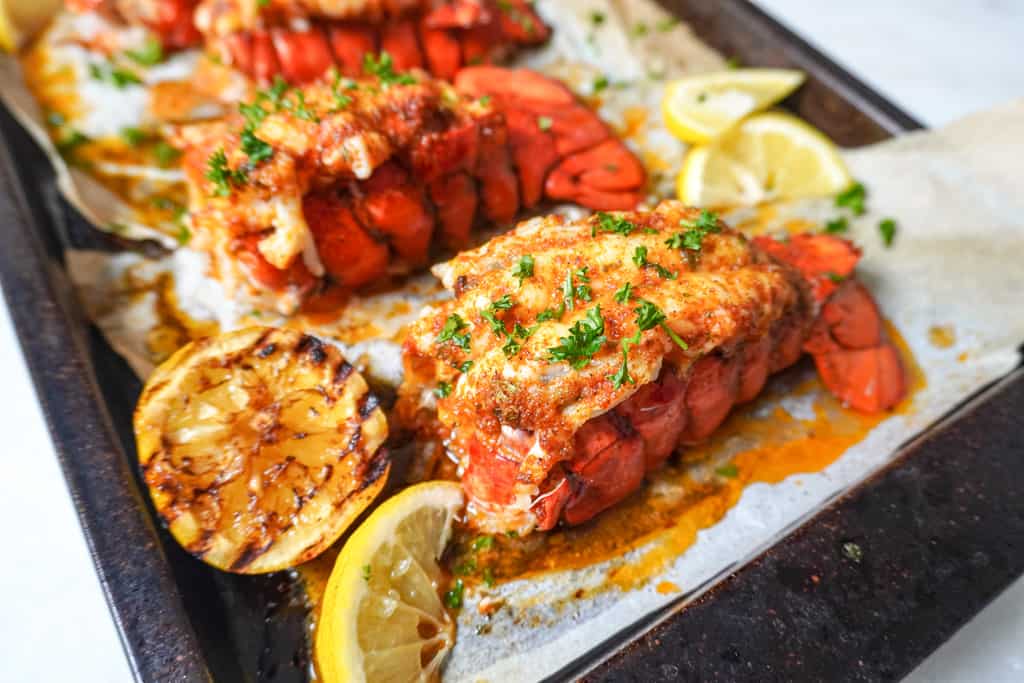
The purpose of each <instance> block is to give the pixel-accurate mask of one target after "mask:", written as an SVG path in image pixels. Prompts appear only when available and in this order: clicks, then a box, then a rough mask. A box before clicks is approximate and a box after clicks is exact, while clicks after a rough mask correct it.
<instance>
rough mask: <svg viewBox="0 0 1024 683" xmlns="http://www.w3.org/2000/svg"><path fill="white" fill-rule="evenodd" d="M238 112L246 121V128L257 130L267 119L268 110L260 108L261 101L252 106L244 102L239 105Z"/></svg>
mask: <svg viewBox="0 0 1024 683" xmlns="http://www.w3.org/2000/svg"><path fill="white" fill-rule="evenodd" d="M238 111H239V113H241V115H242V118H244V119H245V126H246V128H251V129H253V130H255V129H256V128H258V127H259V125H260V124H261V123H263V119H265V118H267V113H268V112H267V110H266V109H264V108H263V107H262V106H260V103H259V99H257V101H255V102H253V103H252V104H246V103H245V102H242V103H240V104H239V105H238Z"/></svg>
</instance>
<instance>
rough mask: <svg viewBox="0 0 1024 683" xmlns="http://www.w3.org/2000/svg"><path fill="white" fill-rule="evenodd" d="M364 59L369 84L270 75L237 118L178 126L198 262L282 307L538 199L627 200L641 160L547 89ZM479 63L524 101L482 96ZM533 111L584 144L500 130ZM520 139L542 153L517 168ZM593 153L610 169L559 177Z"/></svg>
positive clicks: (417, 257)
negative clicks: (201, 258) (453, 80)
mask: <svg viewBox="0 0 1024 683" xmlns="http://www.w3.org/2000/svg"><path fill="white" fill-rule="evenodd" d="M371 61H372V62H373V64H372V67H373V68H372V69H371V71H372V73H373V75H367V76H365V77H364V78H362V79H359V80H352V79H348V78H343V77H341V76H340V75H337V74H336V75H335V77H334V78H333V79H332V80H331V81H329V82H322V83H316V84H311V85H307V86H303V87H301V88H291V87H289V86H287V85H286V84H285V83H283V82H282V81H278V82H277V83H276V84H275V86H274V87H272V88H270V89H268V90H266V91H262V92H261V93H260V94H259V95H257V98H256V100H255V101H254V102H252V103H247V104H243V105H241V107H240V110H239V112H238V113H237V114H235V115H232V116H230V117H228V118H226V119H223V120H219V121H215V122H209V123H202V124H196V125H192V126H187V127H183V128H181V129H180V130H179V131H178V132H177V133H176V135H175V139H174V142H175V144H177V145H178V146H179V147H180V148H181V149H182V150H183V151H184V155H183V167H184V170H185V174H186V178H187V181H188V185H189V213H190V215H189V220H190V221H191V227H192V232H193V234H194V235H195V238H194V240H193V246H196V247H198V248H200V249H203V250H206V251H208V252H209V253H210V254H211V256H212V257H213V267H214V270H215V273H216V275H218V276H219V277H220V278H221V279H222V280H224V281H225V282H227V283H228V284H229V286H230V287H232V288H239V287H244V288H245V289H246V290H247V291H248V292H249V293H250V294H255V295H258V296H264V295H265V296H266V298H267V299H268V303H273V305H275V306H276V307H277V308H279V309H281V310H283V311H289V310H292V309H294V308H295V306H296V305H298V304H299V303H300V302H301V300H302V299H303V297H305V296H306V295H308V294H309V293H310V292H312V291H313V290H314V289H315V288H316V287H317V286H319V285H322V284H324V283H326V282H327V281H328V280H329V282H330V283H331V284H334V285H337V286H340V287H343V288H346V289H353V288H357V287H361V286H363V285H366V284H369V283H371V282H374V281H376V280H379V279H380V278H381V277H382V276H384V275H385V274H387V273H398V272H401V271H403V270H408V269H409V268H414V267H421V266H423V265H425V264H426V262H427V260H428V257H429V254H430V252H431V249H432V248H433V247H434V246H435V244H436V245H438V246H444V247H445V248H449V249H451V248H459V247H462V246H465V245H466V241H467V240H468V238H469V235H470V230H471V228H472V226H473V225H474V224H475V223H477V222H487V223H505V222H509V221H511V220H512V219H513V218H514V217H515V215H516V214H517V213H518V212H519V210H520V209H521V208H522V207H527V208H529V207H532V206H534V205H536V204H537V203H538V202H539V201H540V200H541V198H542V197H544V198H546V199H548V200H551V201H572V202H577V203H581V204H583V205H586V206H588V207H590V208H596V209H617V208H631V207H633V206H635V205H636V204H637V203H638V202H639V200H640V198H641V190H642V187H643V185H644V182H645V177H644V172H643V169H642V167H641V166H640V163H639V162H638V161H637V159H636V158H635V157H634V156H633V154H632V153H631V152H630V151H629V150H628V148H626V146H625V145H624V144H623V143H622V142H621V141H619V140H617V139H615V138H614V137H612V133H611V131H610V130H609V129H608V127H607V126H605V124H604V123H602V122H601V121H600V119H598V118H597V116H596V115H595V114H594V113H593V112H592V111H590V110H589V109H587V108H586V107H585V106H584V105H583V104H581V103H580V102H579V101H577V100H576V98H575V97H573V96H572V94H571V93H570V92H569V91H568V90H567V89H566V88H565V86H563V85H561V84H560V83H557V82H556V81H553V80H550V79H547V78H546V77H543V76H540V75H538V74H534V73H532V72H528V71H512V70H502V69H498V68H497V67H470V68H468V69H465V70H463V72H462V74H466V79H465V83H468V84H469V85H468V86H466V92H460V88H461V87H463V86H462V85H458V84H457V85H456V86H455V87H454V88H453V87H452V86H451V85H448V84H446V83H444V82H443V81H439V80H435V79H432V78H430V77H428V76H426V75H425V74H423V73H422V72H415V73H398V72H395V71H394V70H393V67H392V65H391V63H390V62H389V61H388V60H387V57H386V56H382V57H381V58H380V59H379V60H371ZM477 69H481V70H483V73H485V74H486V75H487V78H488V79H490V78H496V79H498V80H500V81H501V82H502V83H503V84H504V83H509V82H517V81H521V82H523V83H524V84H525V86H524V88H523V93H522V96H513V95H511V94H497V93H496V94H495V96H493V97H481V96H480V95H481V94H482V93H483V87H482V85H481V83H480V82H479V81H481V80H485V79H482V78H474V72H475V71H476V70H477ZM461 79H462V75H460V81H461ZM539 84H543V86H544V87H540V85H539ZM470 86H471V87H470ZM542 98H544V99H542ZM536 112H544V113H536ZM545 116H547V117H550V118H551V119H554V118H555V117H558V116H561V117H564V118H567V119H573V120H576V121H580V122H584V123H582V124H581V125H585V126H586V127H587V129H588V132H587V134H586V137H582V136H581V135H580V134H579V132H578V131H568V132H566V133H564V134H563V132H562V131H561V129H558V128H556V126H554V125H551V126H547V125H545V126H542V127H541V128H543V130H542V129H538V130H536V131H533V132H530V133H529V134H527V133H526V132H525V131H524V130H523V129H515V128H511V127H510V126H509V124H508V121H509V118H510V117H519V118H520V119H522V118H523V117H527V118H533V119H537V118H543V117H545ZM529 136H534V137H536V138H539V139H540V144H543V145H545V146H546V147H547V148H549V149H551V150H554V154H553V155H552V156H548V157H545V159H544V161H543V163H541V162H540V161H539V160H535V159H528V158H526V159H524V158H523V152H522V150H523V148H524V147H530V146H533V145H536V144H538V143H536V142H535V141H534V140H533V139H531V138H530V137H529ZM566 136H568V137H571V138H572V139H571V140H568V141H565V140H564V137H566ZM595 150H596V151H598V152H599V154H600V157H601V159H602V161H603V163H604V164H605V166H608V167H611V166H614V167H615V168H616V169H618V170H617V173H612V172H611V171H604V173H605V175H604V176H602V177H601V179H600V180H593V179H592V178H591V177H589V176H587V175H586V174H583V175H579V176H574V177H573V178H572V179H571V180H566V179H565V176H567V175H572V174H573V171H572V170H568V171H567V170H565V168H566V167H573V166H575V165H576V164H578V163H579V162H578V158H579V157H580V156H581V155H585V156H592V155H594V154H595ZM556 178H558V179H559V180H558V181H557V183H553V182H552V179H556ZM591 182H593V183H594V185H593V186H588V184H589V183H591ZM538 183H539V185H538Z"/></svg>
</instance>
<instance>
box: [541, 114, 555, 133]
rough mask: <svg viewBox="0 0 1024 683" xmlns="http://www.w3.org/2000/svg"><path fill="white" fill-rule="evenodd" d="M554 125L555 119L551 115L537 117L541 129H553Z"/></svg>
mask: <svg viewBox="0 0 1024 683" xmlns="http://www.w3.org/2000/svg"><path fill="white" fill-rule="evenodd" d="M552 125H554V121H552V120H551V117H550V116H538V117H537V127H538V128H540V129H541V130H551V126H552Z"/></svg>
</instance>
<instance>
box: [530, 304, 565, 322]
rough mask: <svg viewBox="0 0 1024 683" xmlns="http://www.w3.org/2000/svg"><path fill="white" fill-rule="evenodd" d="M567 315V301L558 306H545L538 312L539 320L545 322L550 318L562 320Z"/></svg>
mask: <svg viewBox="0 0 1024 683" xmlns="http://www.w3.org/2000/svg"><path fill="white" fill-rule="evenodd" d="M563 315H565V302H562V303H561V304H559V305H558V308H545V309H544V310H543V311H541V312H540V313H538V314H537V322H539V323H543V322H547V321H548V320H561V319H562V316H563Z"/></svg>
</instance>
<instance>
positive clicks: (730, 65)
mask: <svg viewBox="0 0 1024 683" xmlns="http://www.w3.org/2000/svg"><path fill="white" fill-rule="evenodd" d="M741 66H743V61H742V60H741V59H740V58H739V57H729V59H727V60H725V68H727V69H738V68H740V67H741Z"/></svg>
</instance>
